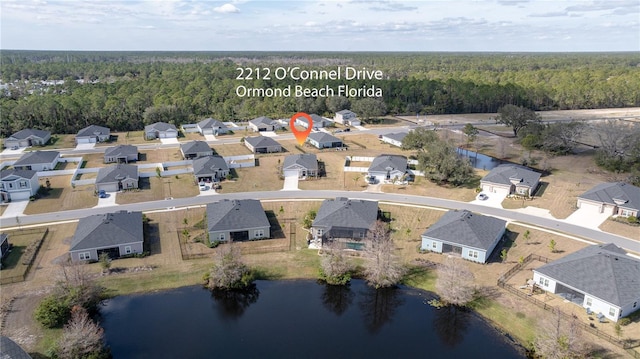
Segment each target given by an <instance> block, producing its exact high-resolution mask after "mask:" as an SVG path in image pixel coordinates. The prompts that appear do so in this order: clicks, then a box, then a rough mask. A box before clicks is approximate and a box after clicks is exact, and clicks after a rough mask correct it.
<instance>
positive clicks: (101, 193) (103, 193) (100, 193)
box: [98, 189, 107, 198]
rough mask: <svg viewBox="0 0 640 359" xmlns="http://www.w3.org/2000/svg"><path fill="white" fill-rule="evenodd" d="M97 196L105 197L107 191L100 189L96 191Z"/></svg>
mask: <svg viewBox="0 0 640 359" xmlns="http://www.w3.org/2000/svg"><path fill="white" fill-rule="evenodd" d="M98 197H99V198H107V191H105V190H103V189H101V190H100V191H98Z"/></svg>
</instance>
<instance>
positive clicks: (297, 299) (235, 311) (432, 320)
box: [101, 280, 525, 359]
mask: <svg viewBox="0 0 640 359" xmlns="http://www.w3.org/2000/svg"><path fill="white" fill-rule="evenodd" d="M431 298H433V295H432V294H430V293H428V292H424V291H420V290H414V289H411V288H406V287H400V288H396V289H387V290H374V289H372V288H369V287H368V286H367V285H366V284H365V283H364V282H363V281H359V280H356V281H353V283H352V284H351V285H350V286H349V287H347V288H343V287H332V286H326V285H322V284H318V283H316V282H315V281H258V282H256V286H255V288H254V289H253V290H251V291H248V292H245V293H234V294H226V295H221V294H218V295H213V294H212V293H211V292H210V291H208V290H206V289H203V288H201V287H197V286H195V287H194V286H192V287H183V288H179V289H174V290H169V291H163V292H158V293H152V294H143V295H129V296H119V297H116V298H113V299H110V300H109V301H108V302H107V303H106V304H105V306H104V307H103V308H102V310H101V313H102V319H101V320H102V326H103V327H104V328H105V337H106V341H107V345H109V346H110V347H111V350H112V353H113V357H114V358H116V359H117V358H213V357H215V358H232V357H233V358H406V357H409V356H412V357H415V356H419V357H429V358H468V357H472V356H473V357H484V358H524V357H525V356H524V354H523V353H522V352H521V351H519V349H517V348H516V347H515V346H514V345H513V343H512V342H510V341H509V340H508V339H507V338H506V337H505V336H504V335H501V334H500V333H499V332H497V331H496V330H495V329H494V328H492V327H491V326H489V325H488V324H486V323H485V322H484V321H483V320H482V319H481V318H479V317H478V316H477V315H476V314H474V313H472V312H469V311H463V310H460V309H456V308H442V309H436V308H433V307H431V306H430V305H428V304H426V302H427V301H428V300H429V299H431Z"/></svg>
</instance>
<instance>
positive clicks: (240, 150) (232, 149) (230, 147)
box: [213, 143, 252, 156]
mask: <svg viewBox="0 0 640 359" xmlns="http://www.w3.org/2000/svg"><path fill="white" fill-rule="evenodd" d="M213 149H214V151H216V153H217V154H219V155H220V156H241V155H250V154H251V153H252V152H251V151H250V150H249V149H248V148H247V146H245V145H244V144H243V143H229V144H224V145H214V146H213Z"/></svg>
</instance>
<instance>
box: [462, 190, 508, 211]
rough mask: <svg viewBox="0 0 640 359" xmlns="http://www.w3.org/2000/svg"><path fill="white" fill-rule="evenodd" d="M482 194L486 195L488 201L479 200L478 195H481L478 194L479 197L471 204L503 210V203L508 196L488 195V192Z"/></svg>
mask: <svg viewBox="0 0 640 359" xmlns="http://www.w3.org/2000/svg"><path fill="white" fill-rule="evenodd" d="M481 193H484V194H486V195H487V199H485V200H479V199H478V195H479V194H480V193H478V195H476V199H474V200H473V201H471V202H469V203H473V204H478V205H481V206H487V207H493V208H502V201H504V199H505V198H507V195H506V194H500V193H488V192H481Z"/></svg>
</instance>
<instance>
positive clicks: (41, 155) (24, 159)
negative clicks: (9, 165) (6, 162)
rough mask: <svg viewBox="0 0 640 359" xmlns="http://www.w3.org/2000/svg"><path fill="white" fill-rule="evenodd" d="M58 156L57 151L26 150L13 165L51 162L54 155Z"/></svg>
mask: <svg viewBox="0 0 640 359" xmlns="http://www.w3.org/2000/svg"><path fill="white" fill-rule="evenodd" d="M58 156H60V152H58V151H33V152H27V153H25V154H23V155H22V156H20V158H19V159H18V160H17V161H16V162H15V163H14V164H13V165H14V166H15V167H19V166H27V165H35V164H41V163H51V162H53V160H54V159H56V157H58Z"/></svg>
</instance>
